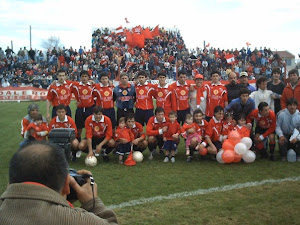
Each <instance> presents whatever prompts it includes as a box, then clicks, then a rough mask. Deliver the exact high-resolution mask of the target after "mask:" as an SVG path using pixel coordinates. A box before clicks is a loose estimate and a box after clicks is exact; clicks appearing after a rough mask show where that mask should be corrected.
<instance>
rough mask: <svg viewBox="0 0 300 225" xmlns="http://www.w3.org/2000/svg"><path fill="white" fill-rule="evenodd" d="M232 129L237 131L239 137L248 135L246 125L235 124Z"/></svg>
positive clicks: (248, 130) (248, 131)
mask: <svg viewBox="0 0 300 225" xmlns="http://www.w3.org/2000/svg"><path fill="white" fill-rule="evenodd" d="M233 130H235V131H237V132H238V133H239V134H240V135H241V138H243V137H250V131H251V130H250V129H248V128H247V126H239V125H236V126H235V127H234V128H233Z"/></svg>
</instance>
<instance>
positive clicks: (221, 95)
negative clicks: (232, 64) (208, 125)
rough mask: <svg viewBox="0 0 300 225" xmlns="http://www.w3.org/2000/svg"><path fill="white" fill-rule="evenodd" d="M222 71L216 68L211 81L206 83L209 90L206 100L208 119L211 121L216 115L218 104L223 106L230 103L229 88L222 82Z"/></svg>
mask: <svg viewBox="0 0 300 225" xmlns="http://www.w3.org/2000/svg"><path fill="white" fill-rule="evenodd" d="M220 78H221V76H220V72H219V71H217V70H215V71H213V72H212V73H211V83H210V84H207V85H205V88H206V90H207V101H206V111H205V115H206V120H207V121H209V120H210V119H211V117H212V116H213V115H214V109H215V107H216V106H221V107H222V108H224V107H226V106H227V105H228V100H227V90H226V87H225V86H224V85H222V84H221V82H220Z"/></svg>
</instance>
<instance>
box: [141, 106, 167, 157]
mask: <svg viewBox="0 0 300 225" xmlns="http://www.w3.org/2000/svg"><path fill="white" fill-rule="evenodd" d="M167 122H169V119H167V118H166V117H165V112H164V109H163V108H161V107H158V108H156V109H155V116H152V117H151V118H150V119H149V121H148V123H147V126H146V134H147V136H148V148H149V151H150V156H149V159H150V160H151V159H153V154H155V151H156V146H157V145H158V147H159V149H161V148H162V146H163V134H164V133H166V132H167V130H168V126H167Z"/></svg>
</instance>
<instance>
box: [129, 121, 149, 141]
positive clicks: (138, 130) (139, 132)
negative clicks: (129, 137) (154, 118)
mask: <svg viewBox="0 0 300 225" xmlns="http://www.w3.org/2000/svg"><path fill="white" fill-rule="evenodd" d="M131 130H132V132H133V134H134V139H136V138H139V137H143V138H146V134H145V133H144V128H143V126H142V124H140V123H139V122H135V124H134V125H133V127H132V128H131Z"/></svg>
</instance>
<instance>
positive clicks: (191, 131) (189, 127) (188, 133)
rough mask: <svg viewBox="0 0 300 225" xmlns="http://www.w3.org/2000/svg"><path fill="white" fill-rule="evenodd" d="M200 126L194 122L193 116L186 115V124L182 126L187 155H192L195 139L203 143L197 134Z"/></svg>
mask: <svg viewBox="0 0 300 225" xmlns="http://www.w3.org/2000/svg"><path fill="white" fill-rule="evenodd" d="M197 130H198V125H197V123H195V122H194V121H193V116H192V115H191V114H186V117H185V123H184V124H183V126H182V134H181V135H182V136H183V137H184V138H185V139H186V141H185V148H186V155H187V156H189V155H190V144H191V140H192V139H193V138H194V139H195V138H196V139H197V141H198V142H201V139H200V136H199V135H198V133H197Z"/></svg>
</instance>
